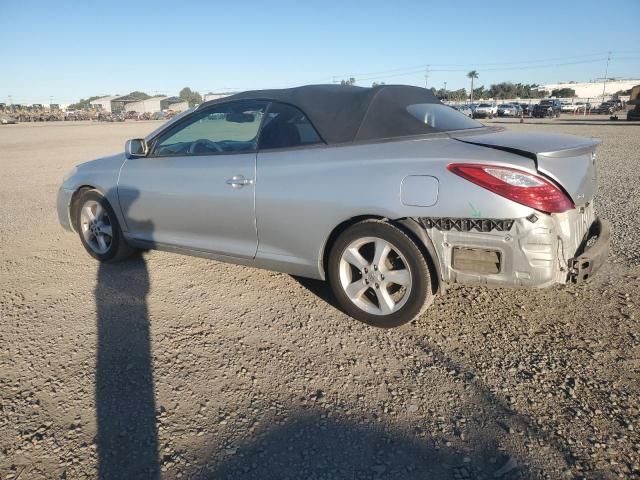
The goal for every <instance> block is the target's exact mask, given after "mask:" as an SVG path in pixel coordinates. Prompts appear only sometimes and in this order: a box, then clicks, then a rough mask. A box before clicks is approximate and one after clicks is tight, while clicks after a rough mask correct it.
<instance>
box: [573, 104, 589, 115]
mask: <svg viewBox="0 0 640 480" xmlns="http://www.w3.org/2000/svg"><path fill="white" fill-rule="evenodd" d="M589 108H591V104H589V103H586V102H576V113H585V110H588V109H589Z"/></svg>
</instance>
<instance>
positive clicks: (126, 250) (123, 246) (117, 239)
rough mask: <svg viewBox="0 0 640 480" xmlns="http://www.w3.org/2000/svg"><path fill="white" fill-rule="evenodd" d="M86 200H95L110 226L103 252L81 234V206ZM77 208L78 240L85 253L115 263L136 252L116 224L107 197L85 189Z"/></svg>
mask: <svg viewBox="0 0 640 480" xmlns="http://www.w3.org/2000/svg"><path fill="white" fill-rule="evenodd" d="M87 202H97V203H98V204H100V206H101V207H102V208H103V209H104V210H105V211H106V213H107V215H108V221H109V224H110V226H111V229H112V230H111V231H112V236H111V242H110V243H109V245H108V249H107V250H106V252H104V253H99V252H97V251H95V250H94V249H93V248H92V247H91V246H90V245H89V244H88V243H87V240H86V239H85V236H84V234H83V222H82V217H81V212H82V208H83V207H84V206H85V204H86V203H87ZM77 205H78V208H77V209H76V211H75V216H76V217H75V218H76V225H77V227H78V228H77V229H78V235H79V237H80V241H81V242H82V246H83V247H84V248H85V250H86V251H87V253H88V254H89V255H91V256H92V257H93V258H95V259H96V260H99V261H101V262H105V263H115V262H119V261H122V260H125V259H126V258H128V257H130V256H131V255H133V254H134V253H135V252H136V249H134V248H133V247H131V246H130V245H129V244H128V243H127V241H126V240H125V238H124V236H123V234H122V230H121V229H120V225H119V224H118V218H117V217H116V214H115V212H114V211H113V208H111V205H110V204H109V202H108V201H107V199H106V198H105V197H104V196H103V195H102V194H101V193H100V192H99V191H97V190H86V191H85V192H83V193H82V194H81V196H80V199H79V201H78V203H77Z"/></svg>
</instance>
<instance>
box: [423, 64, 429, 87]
mask: <svg viewBox="0 0 640 480" xmlns="http://www.w3.org/2000/svg"><path fill="white" fill-rule="evenodd" d="M424 88H429V65H427V67H426V68H425V69H424Z"/></svg>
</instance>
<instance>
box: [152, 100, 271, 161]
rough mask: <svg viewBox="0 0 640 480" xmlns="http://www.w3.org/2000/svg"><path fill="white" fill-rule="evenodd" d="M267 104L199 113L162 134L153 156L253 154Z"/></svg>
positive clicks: (228, 106)
mask: <svg viewBox="0 0 640 480" xmlns="http://www.w3.org/2000/svg"><path fill="white" fill-rule="evenodd" d="M266 106H267V102H255V101H247V102H233V103H225V104H222V105H217V106H214V107H211V108H207V109H204V110H202V111H195V112H194V113H193V114H192V115H191V116H190V117H188V118H187V119H186V120H185V121H184V122H181V123H180V124H178V125H177V126H176V127H175V128H172V129H170V130H169V131H168V132H166V133H164V134H162V135H161V136H160V137H159V138H158V139H157V140H156V142H155V144H154V147H153V153H152V156H160V157H164V156H178V155H179V156H184V155H215V154H224V153H237V152H252V151H255V150H256V148H257V140H258V139H257V138H256V137H257V135H258V130H259V128H260V122H261V121H262V117H263V115H264V112H265V109H266Z"/></svg>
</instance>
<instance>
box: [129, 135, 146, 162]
mask: <svg viewBox="0 0 640 480" xmlns="http://www.w3.org/2000/svg"><path fill="white" fill-rule="evenodd" d="M147 153H149V146H148V145H147V141H146V140H145V139H144V138H134V139H133V140H127V143H125V144H124V154H125V156H126V157H127V158H139V157H146V156H147Z"/></svg>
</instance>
